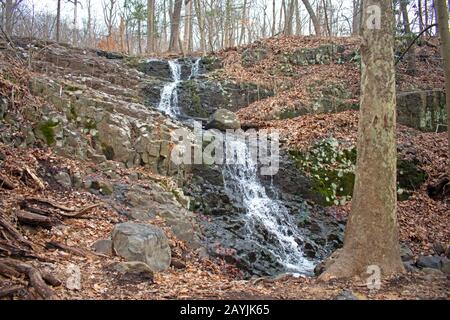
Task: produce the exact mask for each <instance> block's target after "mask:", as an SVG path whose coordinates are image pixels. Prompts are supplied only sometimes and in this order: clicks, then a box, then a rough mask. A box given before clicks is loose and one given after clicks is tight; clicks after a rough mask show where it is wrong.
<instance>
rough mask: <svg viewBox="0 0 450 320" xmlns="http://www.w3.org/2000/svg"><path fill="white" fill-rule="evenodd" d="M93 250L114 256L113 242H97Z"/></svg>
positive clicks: (105, 240) (103, 240) (93, 245)
mask: <svg viewBox="0 0 450 320" xmlns="http://www.w3.org/2000/svg"><path fill="white" fill-rule="evenodd" d="M92 248H93V249H94V251H95V252H98V253H102V254H106V255H112V253H113V251H112V241H111V240H109V239H100V240H97V241H95V242H94V243H93V244H92Z"/></svg>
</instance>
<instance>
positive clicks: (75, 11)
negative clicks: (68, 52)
mask: <svg viewBox="0 0 450 320" xmlns="http://www.w3.org/2000/svg"><path fill="white" fill-rule="evenodd" d="M77 19H78V0H73V30H72V32H73V33H72V45H73V46H74V47H75V46H76V45H77V42H78V37H77Z"/></svg>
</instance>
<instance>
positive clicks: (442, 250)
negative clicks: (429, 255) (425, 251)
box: [433, 242, 445, 256]
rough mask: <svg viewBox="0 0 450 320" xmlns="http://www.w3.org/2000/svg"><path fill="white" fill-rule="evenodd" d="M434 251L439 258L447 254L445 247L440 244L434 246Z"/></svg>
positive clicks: (436, 243)
mask: <svg viewBox="0 0 450 320" xmlns="http://www.w3.org/2000/svg"><path fill="white" fill-rule="evenodd" d="M433 250H434V252H435V253H436V254H437V255H438V256H440V255H443V254H445V247H444V246H443V245H442V244H441V243H439V242H435V243H434V244H433Z"/></svg>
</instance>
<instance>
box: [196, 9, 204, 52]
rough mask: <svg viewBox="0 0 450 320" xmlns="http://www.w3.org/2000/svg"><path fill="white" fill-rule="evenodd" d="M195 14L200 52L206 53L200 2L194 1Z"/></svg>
mask: <svg viewBox="0 0 450 320" xmlns="http://www.w3.org/2000/svg"><path fill="white" fill-rule="evenodd" d="M194 1H195V2H194V6H195V14H196V15H197V22H198V28H199V29H200V30H199V31H200V50H201V51H202V52H203V54H205V53H206V36H205V21H204V19H203V15H202V10H201V6H200V0H194Z"/></svg>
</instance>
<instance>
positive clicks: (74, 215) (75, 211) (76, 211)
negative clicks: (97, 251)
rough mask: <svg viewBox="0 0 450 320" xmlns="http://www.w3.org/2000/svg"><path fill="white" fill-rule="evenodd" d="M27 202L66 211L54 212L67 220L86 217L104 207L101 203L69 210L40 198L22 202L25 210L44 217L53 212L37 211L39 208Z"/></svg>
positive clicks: (27, 199)
mask: <svg viewBox="0 0 450 320" xmlns="http://www.w3.org/2000/svg"><path fill="white" fill-rule="evenodd" d="M27 202H30V203H33V202H35V203H36V202H37V203H42V204H45V205H48V206H51V207H53V208H55V209H59V210H61V211H65V212H59V211H55V212H54V213H56V214H58V215H60V216H62V217H65V218H80V217H82V216H84V215H85V214H87V213H88V212H89V211H91V210H92V209H95V208H98V207H100V206H101V205H102V204H101V203H96V204H92V205H89V206H87V207H85V208H81V209H77V208H69V207H66V206H64V205H62V204H59V203H57V202H55V201H53V200H50V199H44V198H39V197H31V198H26V199H24V200H22V202H21V207H22V208H23V209H25V210H28V211H32V212H35V213H38V214H43V215H49V214H51V213H53V212H50V211H46V210H44V209H40V208H39V209H37V208H34V207H31V206H30V205H29V204H28V203H27ZM30 208H32V209H30ZM40 212H42V213H40ZM66 212H71V213H66Z"/></svg>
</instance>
